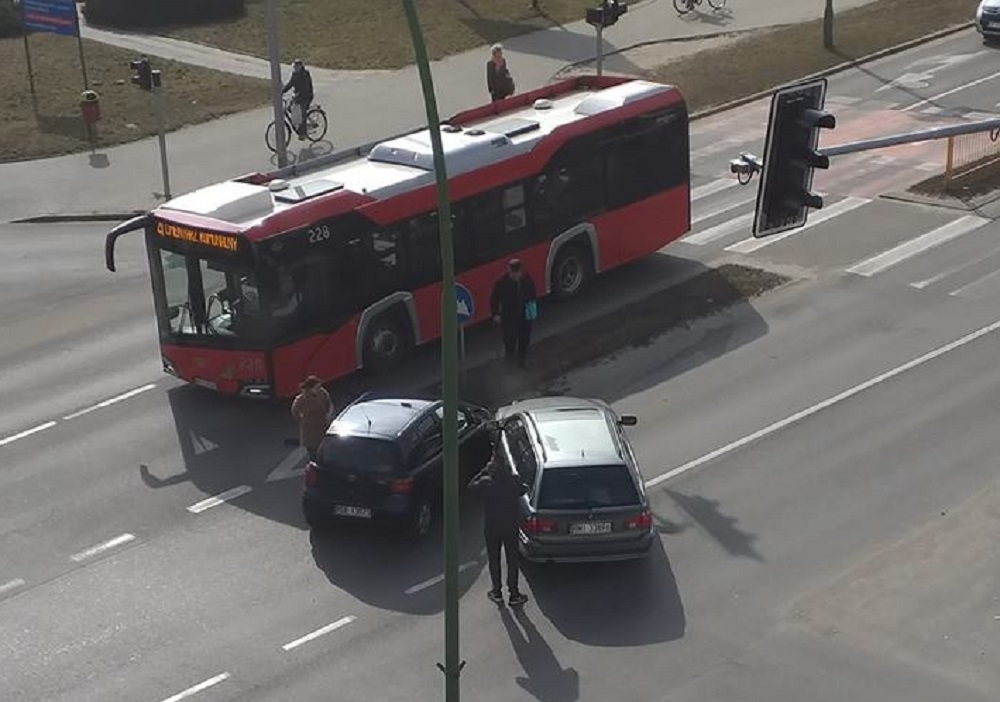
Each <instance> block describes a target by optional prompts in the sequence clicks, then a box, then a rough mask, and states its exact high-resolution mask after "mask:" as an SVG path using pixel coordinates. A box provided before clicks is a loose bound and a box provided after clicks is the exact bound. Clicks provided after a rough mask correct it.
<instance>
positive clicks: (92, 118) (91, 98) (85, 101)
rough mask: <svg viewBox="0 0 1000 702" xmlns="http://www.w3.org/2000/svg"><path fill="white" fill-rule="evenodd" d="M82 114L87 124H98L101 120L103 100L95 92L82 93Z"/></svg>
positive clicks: (85, 91) (86, 91)
mask: <svg viewBox="0 0 1000 702" xmlns="http://www.w3.org/2000/svg"><path fill="white" fill-rule="evenodd" d="M80 114H81V115H83V121H84V122H86V123H87V124H96V123H97V121H98V120H99V119H101V98H100V97H99V96H98V95H97V93H95V92H94V91H93V90H84V91H83V92H82V93H80Z"/></svg>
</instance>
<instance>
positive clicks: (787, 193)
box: [753, 78, 837, 238]
mask: <svg viewBox="0 0 1000 702" xmlns="http://www.w3.org/2000/svg"><path fill="white" fill-rule="evenodd" d="M826 85H827V84H826V79H825V78H820V79H819V80H814V81H810V82H808V83H801V84H798V85H792V86H789V87H787V88H781V89H779V90H778V91H776V92H775V93H774V97H773V98H772V99H771V116H770V120H769V121H768V125H767V139H766V141H765V143H764V166H763V173H762V175H761V182H760V187H759V189H758V190H757V211H756V214H755V216H754V221H753V235H754V236H755V237H758V238H760V237H765V236H769V235H771V234H777V233H778V232H783V231H786V230H788V229H795V228H796V227H801V226H802V225H804V224H805V223H806V218H807V217H808V214H809V208H812V209H814V210H818V209H820V208H822V207H823V198H822V197H820V196H819V195H816V194H815V193H813V192H811V188H812V181H813V173H814V171H815V169H817V168H822V169H827V168H829V167H830V159H829V158H828V157H827V156H824V155H823V154H821V153H819V152H818V151H817V146H818V144H819V130H820V129H833V128H834V127H836V125H837V120H836V118H835V117H834V116H833V115H832V114H830V113H828V112H824V111H823V106H824V104H825V102H826Z"/></svg>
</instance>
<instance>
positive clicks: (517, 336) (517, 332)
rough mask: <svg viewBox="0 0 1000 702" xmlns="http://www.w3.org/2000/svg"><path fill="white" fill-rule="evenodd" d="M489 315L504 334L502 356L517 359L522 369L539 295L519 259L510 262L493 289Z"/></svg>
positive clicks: (536, 311)
mask: <svg viewBox="0 0 1000 702" xmlns="http://www.w3.org/2000/svg"><path fill="white" fill-rule="evenodd" d="M490 312H491V314H492V315H493V321H494V322H497V323H499V324H500V329H501V330H502V332H503V348H504V355H505V356H506V357H507V358H508V359H514V358H516V359H517V364H518V365H519V366H521V367H522V368H523V367H524V364H525V361H526V359H527V357H528V346H530V345H531V323H532V321H533V320H534V318H535V316H536V315H537V313H538V295H537V292H536V289H535V281H533V280H532V279H531V276H530V275H528V273H527V272H526V271H525V270H524V268H523V266H522V265H521V261H520V260H518V259H516V258H514V259H511V260H510V261H509V262H508V263H507V272H506V273H505V274H504V276H503V277H502V278H500V280H498V281H497V282H496V284H495V285H494V286H493V294H492V295H490Z"/></svg>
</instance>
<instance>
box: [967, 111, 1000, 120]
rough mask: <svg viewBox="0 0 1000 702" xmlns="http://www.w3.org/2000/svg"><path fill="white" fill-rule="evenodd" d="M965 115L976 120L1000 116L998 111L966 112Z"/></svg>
mask: <svg viewBox="0 0 1000 702" xmlns="http://www.w3.org/2000/svg"><path fill="white" fill-rule="evenodd" d="M964 116H965V118H966V119H968V120H973V121H976V122H978V121H980V120H984V119H996V118H997V117H1000V115H998V114H997V113H996V112H966V113H965V115H964Z"/></svg>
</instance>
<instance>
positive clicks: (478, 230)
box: [105, 76, 691, 398]
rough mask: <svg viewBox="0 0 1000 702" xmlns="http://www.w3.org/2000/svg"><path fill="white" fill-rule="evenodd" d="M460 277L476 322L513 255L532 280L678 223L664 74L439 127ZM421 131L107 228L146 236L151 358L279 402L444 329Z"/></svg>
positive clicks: (671, 114)
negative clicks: (307, 384) (158, 355)
mask: <svg viewBox="0 0 1000 702" xmlns="http://www.w3.org/2000/svg"><path fill="white" fill-rule="evenodd" d="M441 133H442V134H441V136H442V140H443V144H444V150H445V160H446V164H447V170H448V176H449V184H450V185H449V187H450V194H451V198H452V213H453V217H454V232H455V266H456V271H457V280H458V282H459V283H460V284H462V285H464V286H465V287H466V288H467V289H468V291H469V292H470V293H471V296H472V299H473V316H472V319H471V320H470V321H471V322H478V321H481V320H484V319H487V318H488V317H489V314H490V310H489V299H490V292H491V289H492V286H493V284H494V282H495V281H496V280H497V278H499V277H500V276H501V275H502V274H503V271H504V266H505V263H506V261H507V260H508V259H510V258H512V257H518V258H520V259H521V260H522V261H523V262H524V266H525V269H526V270H527V271H528V272H529V273H530V274H531V276H532V277H533V278H534V279H535V281H536V282H538V284H539V287H540V288H541V291H542V292H544V293H545V294H551V295H552V296H553V297H556V298H570V297H572V296H573V295H575V294H576V293H577V292H579V291H580V289H581V288H582V287H583V286H584V284H585V283H586V282H587V281H588V279H589V278H590V277H591V276H593V275H594V274H597V273H600V272H602V271H606V270H609V269H611V268H614V267H616V266H620V265H622V264H624V263H627V262H629V261H633V260H635V259H637V258H639V257H641V256H646V255H648V254H650V253H652V252H654V251H656V250H658V249H660V248H662V247H663V246H665V245H667V244H668V243H670V242H672V241H674V240H675V239H677V238H678V237H680V236H682V235H683V234H684V233H686V232H687V231H688V230H689V228H690V219H691V218H690V166H689V157H688V151H689V147H688V116H687V108H686V105H685V103H684V98H683V97H682V95H681V94H680V92H679V91H678V90H677V89H676V88H675V87H673V86H668V85H661V84H657V83H651V82H647V81H642V80H632V79H627V78H618V77H607V76H605V77H594V76H581V77H577V78H573V79H570V80H565V81H562V82H559V83H554V84H552V85H548V86H546V87H544V88H540V89H538V90H534V91H532V92H528V93H524V94H522V95H516V96H514V97H511V98H508V99H506V100H504V101H502V102H499V103H493V104H490V105H487V106H484V107H480V108H477V109H473V110H469V111H467V112H463V113H461V114H459V115H456V116H455V117H454V118H452V119H451V120H449V121H448V122H447V123H445V124H443V125H442V127H441ZM435 198H436V194H435V184H434V170H433V161H432V153H431V145H430V137H429V132H428V130H427V129H423V130H419V131H415V132H412V133H408V134H404V135H401V136H397V137H393V138H390V139H387V140H383V141H380V142H376V143H373V144H368V145H366V146H363V147H358V148H354V149H349V150H346V151H342V152H338V153H336V154H331V155H330V156H328V157H323V158H319V159H316V160H314V161H310V162H307V163H304V164H302V165H297V166H292V167H289V168H286V169H282V170H280V171H276V172H273V173H269V174H260V173H255V174H251V175H247V176H243V177H240V178H236V179H234V180H230V181H226V182H223V183H218V184H216V185H211V186H208V187H205V188H202V189H200V190H196V191H194V192H191V193H188V194H186V195H182V196H180V197H177V198H175V199H173V200H171V201H169V202H167V203H165V204H163V205H161V206H159V207H157V208H156V209H155V210H153V211H152V212H150V213H149V214H147V215H143V216H141V217H137V218H135V219H133V220H130V221H129V222H126V223H124V224H122V225H120V226H118V227H117V228H115V229H114V230H113V231H112V232H110V233H109V234H108V237H107V243H106V252H105V253H106V257H107V266H108V268H109V269H110V270H112V271H113V270H114V247H115V241H116V240H117V239H118V237H119V236H121V235H122V234H124V233H126V232H130V231H143V232H144V233H145V238H146V248H147V252H148V258H149V268H150V275H151V278H152V286H153V301H154V308H155V310H156V318H157V322H158V326H159V333H160V347H161V352H162V357H163V367H164V370H165V371H166V372H168V373H170V374H172V375H175V376H177V377H178V378H181V379H183V380H186V381H188V382H192V383H196V384H198V385H202V386H205V387H209V388H213V389H215V390H217V391H219V392H223V393H230V394H240V395H245V396H251V397H274V398H287V397H290V396H292V395H294V394H295V393H296V392H297V389H298V384H299V382H300V381H301V380H302V378H303V377H305V376H306V375H309V374H314V375H317V376H319V377H320V378H322V379H323V380H324V381H330V380H333V379H335V378H338V377H341V376H345V375H347V374H350V373H353V372H355V371H357V370H359V369H362V368H364V369H367V370H374V371H376V372H379V371H383V370H385V369H387V368H390V367H394V366H398V365H399V364H400V363H401V362H403V360H404V359H405V358H406V356H407V353H408V352H409V351H410V350H411V349H412V348H413V347H414V346H415V345H418V344H423V343H427V342H429V341H433V340H435V339H437V338H439V336H440V333H441V319H440V295H441V292H442V291H441V261H440V255H439V244H438V225H437V211H436V200H435Z"/></svg>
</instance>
